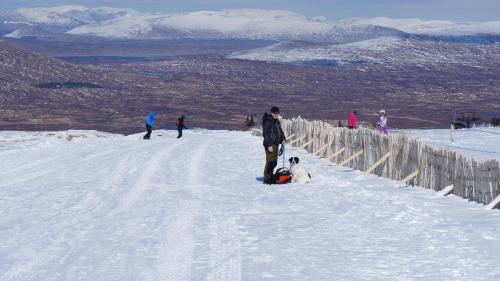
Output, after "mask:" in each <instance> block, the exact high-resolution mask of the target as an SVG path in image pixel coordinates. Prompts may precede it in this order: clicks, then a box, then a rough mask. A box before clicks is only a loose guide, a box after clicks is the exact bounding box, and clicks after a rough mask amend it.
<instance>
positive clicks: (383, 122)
mask: <svg viewBox="0 0 500 281" xmlns="http://www.w3.org/2000/svg"><path fill="white" fill-rule="evenodd" d="M378 115H379V121H378V122H376V123H375V124H376V127H377V129H378V130H379V131H380V132H381V133H384V134H385V135H387V133H388V129H387V116H386V113H385V110H384V109H382V110H379V111H378Z"/></svg>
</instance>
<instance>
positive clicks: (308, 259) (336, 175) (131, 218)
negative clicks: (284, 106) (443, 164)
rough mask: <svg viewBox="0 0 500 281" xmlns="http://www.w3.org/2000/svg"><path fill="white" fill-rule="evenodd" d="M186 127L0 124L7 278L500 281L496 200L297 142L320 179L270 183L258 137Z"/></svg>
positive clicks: (1, 267)
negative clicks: (324, 157)
mask: <svg viewBox="0 0 500 281" xmlns="http://www.w3.org/2000/svg"><path fill="white" fill-rule="evenodd" d="M158 134H161V136H158ZM175 134H176V132H172V131H168V132H167V131H162V132H158V131H155V133H154V134H153V138H152V140H150V141H142V140H140V136H139V135H133V136H127V137H124V136H117V135H114V136H112V135H108V134H102V133H96V132H78V131H74V132H61V133H56V134H55V135H53V134H49V133H38V135H36V136H35V135H34V134H33V133H19V132H17V133H16V132H0V163H1V168H0V214H1V216H0V280H3V281H8V280H72V281H73V280H141V281H144V280H175V281H177V280H432V281H435V280H467V281H469V280H500V267H499V265H500V211H498V210H493V211H491V210H485V209H484V207H483V206H482V205H479V204H476V203H473V202H467V201H466V200H463V199H460V198H458V197H455V196H448V197H440V196H438V195H436V193H434V192H432V191H429V190H424V189H421V188H416V187H414V188H401V189H398V188H396V184H395V183H394V182H391V181H389V180H386V179H382V178H378V177H376V176H371V175H369V176H365V175H363V174H362V173H361V172H359V171H350V170H347V171H346V170H342V171H334V169H333V167H332V166H330V165H324V166H322V165H320V161H319V159H313V158H311V157H310V156H308V155H307V154H306V153H305V152H304V151H299V150H297V149H290V151H287V155H286V156H287V157H288V156H291V155H297V156H299V157H301V159H302V161H303V162H304V164H305V166H306V167H307V168H308V169H309V171H310V173H311V175H312V177H313V178H312V182H311V183H309V184H305V185H301V184H289V185H283V186H268V185H263V184H262V183H261V182H260V181H259V180H258V179H260V177H261V174H262V170H263V165H264V154H263V149H262V144H261V139H260V138H258V137H254V136H251V135H250V134H249V133H246V132H226V131H186V132H185V136H184V138H182V139H176V138H175ZM69 135H72V136H73V137H69ZM74 135H79V137H75V136H74ZM97 135H99V137H98V136H97ZM68 139H70V141H68Z"/></svg>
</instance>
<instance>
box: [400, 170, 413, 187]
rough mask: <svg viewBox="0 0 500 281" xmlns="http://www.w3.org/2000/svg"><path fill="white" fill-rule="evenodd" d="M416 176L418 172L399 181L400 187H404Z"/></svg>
mask: <svg viewBox="0 0 500 281" xmlns="http://www.w3.org/2000/svg"><path fill="white" fill-rule="evenodd" d="M417 176H418V170H415V171H414V172H413V173H411V174H409V175H408V176H407V177H406V178H404V179H402V180H400V181H399V184H400V185H403V186H404V185H406V184H407V183H408V182H409V181H411V180H412V179H414V178H416V177H417Z"/></svg>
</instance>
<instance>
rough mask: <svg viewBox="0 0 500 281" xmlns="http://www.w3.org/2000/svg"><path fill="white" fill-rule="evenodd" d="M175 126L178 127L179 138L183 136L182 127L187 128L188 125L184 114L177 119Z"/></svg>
mask: <svg viewBox="0 0 500 281" xmlns="http://www.w3.org/2000/svg"><path fill="white" fill-rule="evenodd" d="M175 126H176V127H177V133H178V134H177V138H178V139H179V138H181V137H182V129H187V128H186V126H184V115H182V116H181V117H180V118H178V119H177V121H175Z"/></svg>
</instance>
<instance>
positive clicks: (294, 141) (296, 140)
mask: <svg viewBox="0 0 500 281" xmlns="http://www.w3.org/2000/svg"><path fill="white" fill-rule="evenodd" d="M305 137H306V136H302V137H299V138H297V139H295V140H293V141H292V142H290V143H289V145H292V144H294V143H296V142H298V141H299V140H301V139H303V138H305Z"/></svg>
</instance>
